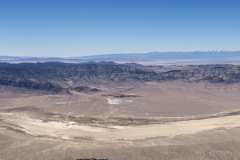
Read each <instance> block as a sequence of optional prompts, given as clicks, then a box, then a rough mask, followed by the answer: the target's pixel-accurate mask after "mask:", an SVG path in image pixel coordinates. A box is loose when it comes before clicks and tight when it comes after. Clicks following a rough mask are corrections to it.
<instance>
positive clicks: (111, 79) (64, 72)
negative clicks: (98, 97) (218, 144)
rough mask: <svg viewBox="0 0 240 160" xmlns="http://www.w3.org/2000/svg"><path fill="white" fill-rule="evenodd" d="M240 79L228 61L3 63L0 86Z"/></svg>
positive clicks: (239, 70) (52, 88) (59, 87)
mask: <svg viewBox="0 0 240 160" xmlns="http://www.w3.org/2000/svg"><path fill="white" fill-rule="evenodd" d="M176 80H181V81H184V82H186V83H187V82H197V83H198V82H209V83H224V84H232V83H238V82H239V81H240V66H236V65H226V64H219V65H218V64H212V65H188V66H170V67H169V66H168V67H163V66H143V65H139V64H134V63H128V64H116V63H113V62H88V63H79V64H76V63H61V62H46V63H20V64H9V63H0V85H4V86H12V87H18V88H25V89H31V90H41V91H45V92H54V93H61V92H63V93H69V91H71V90H74V91H77V92H88V93H90V92H99V91H101V89H98V86H99V85H101V86H105V87H114V86H121V85H125V84H128V85H136V84H142V83H146V82H165V81H176Z"/></svg>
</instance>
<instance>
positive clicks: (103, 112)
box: [0, 62, 240, 160]
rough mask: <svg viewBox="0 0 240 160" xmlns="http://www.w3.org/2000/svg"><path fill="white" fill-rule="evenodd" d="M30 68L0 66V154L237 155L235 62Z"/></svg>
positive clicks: (239, 92) (239, 89)
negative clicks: (198, 64)
mask: <svg viewBox="0 0 240 160" xmlns="http://www.w3.org/2000/svg"><path fill="white" fill-rule="evenodd" d="M32 66H33V67H29V64H19V65H10V64H2V67H1V72H0V73H1V77H2V78H1V81H0V83H1V86H0V101H1V103H0V122H1V123H0V159H2V160H3V159H4V160H5V159H7V160H8V159H81V158H82V159H84V158H97V159H239V158H240V154H239V150H240V134H239V132H240V123H239V121H240V108H239V107H240V106H239V105H240V99H239V97H240V85H239V82H238V79H239V75H240V74H239V66H232V65H203V66H201V65H200V66H167V67H162V66H148V67H145V66H141V65H137V64H121V65H119V64H114V63H105V62H101V63H87V64H64V63H42V64H34V65H32ZM52 66H54V67H52ZM62 66H64V67H62ZM21 67H22V68H21ZM58 68H60V69H58ZM32 70H33V71H34V72H33V71H32ZM65 70H66V73H67V74H66V73H65ZM96 71H97V72H96ZM71 72H72V73H73V74H71ZM77 75H80V76H77ZM104 76H105V77H104ZM48 77H50V78H48ZM51 77H52V78H51ZM50 80H51V81H50ZM81 84H84V85H85V86H79V85H81ZM87 86H88V87H87Z"/></svg>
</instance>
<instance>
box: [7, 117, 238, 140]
mask: <svg viewBox="0 0 240 160" xmlns="http://www.w3.org/2000/svg"><path fill="white" fill-rule="evenodd" d="M4 117H5V118H6V119H5V121H8V122H10V123H14V124H17V125H19V126H21V127H23V128H24V129H23V130H24V131H25V132H26V133H28V134H32V135H41V136H43V135H46V136H50V137H58V138H63V137H64V138H63V139H68V138H69V139H73V138H74V137H92V139H94V140H97V141H118V140H139V139H146V138H155V137H174V136H178V135H183V134H194V133H197V132H202V131H207V130H213V129H217V128H226V129H229V128H234V127H239V126H240V123H239V122H240V116H239V115H238V116H228V117H219V118H212V119H202V120H190V121H180V122H171V123H166V124H154V125H143V126H110V127H109V128H100V127H90V126H82V125H76V124H75V123H72V122H70V123H69V122H54V121H52V122H42V121H41V120H37V119H20V118H17V117H16V118H14V119H13V118H12V117H11V116H10V115H9V118H11V119H8V118H7V117H8V115H4ZM66 137H68V138H66Z"/></svg>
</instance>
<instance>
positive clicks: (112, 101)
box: [107, 99, 122, 104]
mask: <svg viewBox="0 0 240 160" xmlns="http://www.w3.org/2000/svg"><path fill="white" fill-rule="evenodd" d="M107 100H108V104H120V103H122V101H121V99H107Z"/></svg>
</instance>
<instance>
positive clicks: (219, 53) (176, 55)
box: [0, 50, 240, 63]
mask: <svg viewBox="0 0 240 160" xmlns="http://www.w3.org/2000/svg"><path fill="white" fill-rule="evenodd" d="M173 59H174V60H177V59H178V60H184V59H190V60H191V59H200V60H218V59H231V60H236V59H238V60H240V51H229V50H212V51H192V52H178V51H175V52H150V53H129V54H102V55H91V56H79V57H68V58H59V57H16V56H14V57H12V56H0V62H10V63H11V62H52V61H59V62H86V61H124V60H126V61H144V60H149V61H153V60H173Z"/></svg>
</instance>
